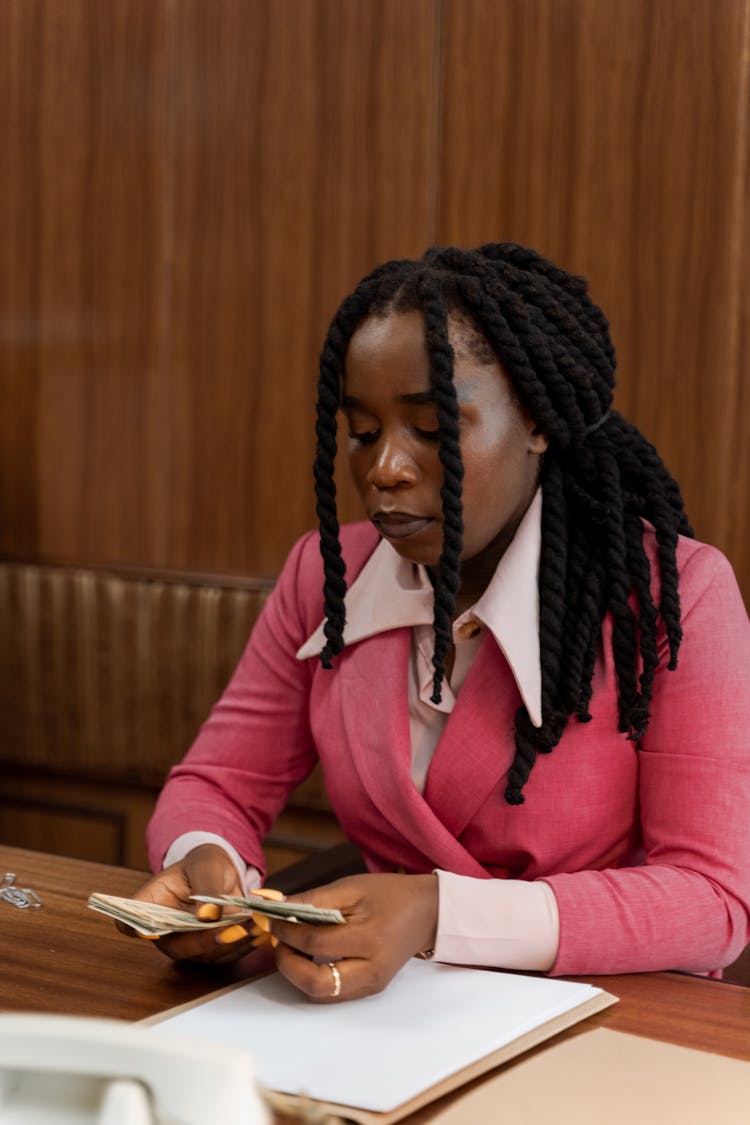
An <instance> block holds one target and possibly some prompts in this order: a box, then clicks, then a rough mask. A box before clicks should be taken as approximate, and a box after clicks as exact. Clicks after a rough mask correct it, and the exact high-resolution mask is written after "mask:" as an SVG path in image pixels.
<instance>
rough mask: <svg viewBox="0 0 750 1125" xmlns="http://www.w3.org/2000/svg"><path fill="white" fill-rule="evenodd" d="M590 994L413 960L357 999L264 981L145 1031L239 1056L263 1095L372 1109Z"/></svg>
mask: <svg viewBox="0 0 750 1125" xmlns="http://www.w3.org/2000/svg"><path fill="white" fill-rule="evenodd" d="M598 992H600V989H596V988H593V987H592V986H591V985H588V984H579V983H571V982H568V981H559V980H549V979H547V978H544V977H529V976H521V975H517V974H512V973H498V972H489V971H487V970H482V969H465V968H460V967H456V966H454V965H439V964H435V963H432V962H428V961H420V960H413V961H410V962H409V963H408V964H407V965H405V966H404V968H403V969H402V970H401V972H400V973H399V974H398V975H397V976H396V977H395V978H394V980H393V981H391V983H390V985H389V986H388V988H387V989H386V990H385V992H382V993H380V994H379V995H378V996H368V997H366V998H365V999H363V1000H351V1001H347V1002H345V1003H342V1004H331V1005H318V1004H313V1003H311V1002H310V1001H309V1000H307V999H306V998H305V997H304V996H302V995H301V993H299V992H298V991H297V990H296V989H295V988H293V987H292V985H290V984H289V983H288V982H287V981H286V980H285V979H284V978H283V977H281V976H280V975H279V974H278V973H274V974H273V975H271V976H269V977H264V978H263V979H262V980H259V981H255V982H253V983H251V984H248V985H245V986H244V987H242V988H238V989H235V990H234V991H232V992H228V993H226V994H225V995H223V996H219V997H217V998H216V999H214V1000H209V1001H207V1002H206V1003H204V1004H199V1005H198V1006H196V1007H194V1008H191V1009H189V1010H188V1011H186V1012H183V1013H181V1014H180V1015H176V1016H172V1017H171V1018H169V1019H167V1020H164V1021H163V1022H161V1023H159V1024H158V1025H156V1026H157V1027H158V1028H159V1029H160V1030H163V1031H168V1032H170V1033H171V1034H173V1035H189V1036H195V1037H197V1038H201V1039H208V1040H210V1041H212V1042H215V1043H226V1044H230V1045H232V1046H239V1047H246V1048H247V1049H248V1050H250V1051H252V1053H253V1055H254V1057H255V1063H256V1071H257V1074H258V1078H259V1080H260V1081H261V1082H262V1083H263V1084H264V1085H266V1086H267V1087H269V1088H270V1089H273V1090H280V1091H283V1092H285V1093H290V1094H304V1095H307V1096H308V1097H312V1098H317V1099H320V1100H322V1101H329V1102H337V1103H341V1104H343V1105H352V1106H359V1107H361V1108H363V1109H371V1110H376V1111H380V1112H384V1111H387V1110H391V1109H394V1108H395V1107H396V1106H398V1105H401V1104H402V1103H403V1102H405V1101H407V1100H408V1099H410V1098H412V1097H415V1096H416V1095H417V1094H419V1093H420V1092H421V1091H422V1090H425V1089H427V1088H429V1087H430V1086H432V1085H434V1084H435V1083H436V1082H439V1081H440V1080H441V1079H443V1078H445V1077H446V1076H447V1075H449V1074H453V1073H454V1072H455V1071H457V1070H460V1069H462V1068H463V1067H464V1066H466V1065H468V1064H469V1063H472V1062H475V1061H476V1060H477V1059H480V1058H483V1057H484V1056H485V1055H488V1054H490V1053H491V1052H493V1051H496V1050H498V1049H499V1048H500V1047H502V1046H504V1045H505V1044H506V1043H509V1042H511V1041H513V1040H514V1039H517V1038H518V1037H519V1036H521V1035H523V1034H525V1033H526V1032H528V1031H530V1030H532V1029H533V1028H535V1027H539V1026H540V1025H541V1024H544V1023H546V1022H547V1021H548V1020H550V1019H553V1018H554V1017H555V1016H559V1015H561V1014H563V1013H564V1012H568V1011H570V1010H572V1009H573V1008H576V1007H578V1005H579V1004H582V1003H584V1002H585V1001H586V1000H588V999H590V998H591V997H592V996H594V995H596V994H597V993H598Z"/></svg>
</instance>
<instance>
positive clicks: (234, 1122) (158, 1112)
mask: <svg viewBox="0 0 750 1125" xmlns="http://www.w3.org/2000/svg"><path fill="white" fill-rule="evenodd" d="M213 1121H217V1122H219V1121H226V1122H231V1125H269V1122H270V1116H269V1112H268V1109H267V1107H266V1105H265V1103H264V1102H263V1100H262V1098H261V1096H260V1094H259V1092H258V1089H257V1087H256V1084H255V1073H254V1067H253V1060H252V1056H251V1055H249V1054H247V1053H246V1052H244V1051H242V1050H240V1049H239V1048H229V1047H223V1046H222V1047H219V1046H217V1045H216V1044H214V1043H204V1042H201V1041H199V1040H197V1039H187V1038H185V1039H183V1038H182V1037H181V1036H176V1035H167V1034H165V1033H162V1032H159V1031H158V1029H157V1030H155V1029H154V1028H153V1027H146V1026H143V1025H138V1024H128V1023H120V1022H118V1021H116V1020H103V1019H89V1018H85V1017H80V1016H46V1015H13V1014H4V1015H0V1122H2V1123H3V1125H22V1123H23V1125H32V1123H33V1125H47V1123H49V1125H207V1123H208V1122H213Z"/></svg>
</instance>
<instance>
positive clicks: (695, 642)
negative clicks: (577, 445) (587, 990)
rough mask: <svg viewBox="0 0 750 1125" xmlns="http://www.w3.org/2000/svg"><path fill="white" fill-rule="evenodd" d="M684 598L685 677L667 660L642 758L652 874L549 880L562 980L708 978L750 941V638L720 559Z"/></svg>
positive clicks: (702, 569) (697, 566)
mask: <svg viewBox="0 0 750 1125" xmlns="http://www.w3.org/2000/svg"><path fill="white" fill-rule="evenodd" d="M680 591H681V600H682V609H683V622H682V623H683V642H682V645H681V648H680V652H679V663H678V668H677V670H676V671H674V672H670V671H668V670H667V668H666V663H667V658H668V655H667V654H666V653H664V652H662V654H661V656H662V663H661V664H660V668H659V670H658V672H657V676H656V683H655V690H654V699H653V703H652V708H651V713H652V717H651V721H650V724H649V727H648V730H647V732H646V735H645V736H644V739H643V742H642V744H641V746H640V749H639V795H640V816H641V827H642V833H643V844H644V851H645V862H644V864H643V866H641V867H633V868H622V869H619V870H605V871H582V872H578V873H571V874H567V873H566V874H557V875H554V876H550V877H547V878H546V879H545V881H546V882H547V883H549V885H550V886H551V887H552V889H553V891H554V894H555V897H556V899H557V904H558V908H559V912H560V945H559V950H558V957H557V960H556V962H555V965H554V966H553V968H552V970H551V971H552V972H553V973H554V974H571V973H572V974H575V973H618V972H628V971H631V972H632V971H647V970H658V969H682V970H687V971H692V972H706V971H711V970H715V969H717V968H719V967H721V966H724V965H727V964H729V963H731V962H732V961H733V960H734V959H735V958H736V957H737V956H738V955H739V953H740V952H741V951H742V949H743V948H744V946H745V945H746V944H747V943H748V941H750V922H749V917H750V674H749V671H748V670H749V669H750V625H749V623H748V618H747V613H746V612H745V607H744V605H743V602H742V596H741V594H740V591H739V589H738V586H737V582H736V579H735V577H734V574H733V572H732V569H731V567H730V566H729V563H728V562H727V561H726V559H725V558H724V557H723V556H722V555H721V554H720V553H719V552H718V551H716V550H715V549H714V548H711V547H706V546H703V545H701V546H698V547H697V548H696V549H695V551H693V553H692V554H690V555H689V557H688V559H687V562H686V564H685V566H684V569H683V571H682V575H681V585H680ZM624 749H626V748H624Z"/></svg>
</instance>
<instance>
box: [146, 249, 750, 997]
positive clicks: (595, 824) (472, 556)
mask: <svg viewBox="0 0 750 1125" xmlns="http://www.w3.org/2000/svg"><path fill="white" fill-rule="evenodd" d="M614 369H615V357H614V351H613V348H612V345H611V342H610V339H609V335H608V327H607V322H606V320H605V318H604V316H603V314H602V313H601V311H600V310H599V309H598V308H597V307H596V306H595V305H594V304H593V303H592V302H591V301H590V299H589V297H588V295H587V292H586V284H585V282H584V281H583V280H582V279H580V278H577V277H573V276H571V275H569V274H567V273H565V272H564V271H562V270H560V269H558V268H557V267H555V266H554V265H553V264H552V263H550V262H548V261H545V260H544V259H543V258H541V257H539V256H538V255H537V254H535V253H534V252H533V251H530V250H526V249H524V248H522V247H520V246H516V245H514V244H499V245H488V246H484V247H482V248H480V249H478V250H476V251H461V250H457V249H433V250H430V251H429V252H428V253H427V254H426V255H425V257H424V258H423V259H422V260H421V261H417V262H412V261H396V262H389V263H387V264H385V265H383V266H381V267H380V268H379V269H377V270H375V272H374V273H372V274H371V275H370V276H369V277H367V278H365V280H364V281H362V282H361V283H360V285H359V286H358V287H357V289H356V290H355V291H354V293H352V294H351V295H350V296H349V297H348V298H347V299H346V300H345V301H344V302H343V304H342V306H341V308H340V309H339V311H338V313H337V314H336V317H335V318H334V321H333V323H332V325H331V328H330V330H329V333H328V337H327V339H326V342H325V345H324V348H323V352H322V357H321V370H320V383H319V398H318V422H317V434H318V453H317V459H316V464H315V480H316V490H317V497H318V514H319V518H320V535H319V536H318V535H317V534H310V535H308V536H306V537H305V538H303V539H302V540H301V541H300V542H299V543H298V544H297V545H296V546H295V548H294V549H293V551H292V553H291V555H290V557H289V559H288V561H287V563H286V565H285V568H284V571H283V573H282V575H281V577H280V578H279V582H278V584H277V586H276V589H275V591H274V593H273V595H272V597H271V598H270V600H269V602H268V604H267V606H266V609H265V611H264V613H263V615H262V616H261V618H260V619H259V621H258V624H257V626H256V628H255V630H254V632H253V636H252V638H251V640H250V643H249V645H248V648H247V650H246V652H245V655H244V656H243V658H242V660H241V662H240V665H239V667H238V669H237V672H236V673H235V676H234V678H233V680H232V682H231V683H230V684H229V686H228V688H227V690H226V692H225V694H224V696H223V697H222V699H221V700H220V701H219V702H218V703H217V705H216V707H215V708H214V710H213V712H212V714H211V716H210V718H209V719H208V721H207V723H206V724H205V726H204V727H203V729H202V731H201V732H200V734H199V736H198V739H197V741H196V743H195V744H194V746H193V747H192V749H191V750H190V752H189V754H188V755H187V757H186V758H185V760H184V761H183V763H182V764H181V765H179V766H178V767H176V768H175V769H174V770H173V771H172V773H171V774H170V777H169V780H168V781H167V784H166V787H165V789H164V792H163V794H162V797H161V798H160V801H159V804H158V807H157V810H156V813H155V815H154V818H153V821H152V824H151V826H150V831H149V844H150V849H151V858H152V862H153V863H154V866H155V868H157V869H158V868H163V870H161V872H160V874H158V875H157V876H156V877H155V878H154V879H153V880H152V881H151V882H150V883H149V884H147V886H146V887H145V888H143V890H142V891H141V897H144V898H150V899H155V900H157V901H160V902H164V903H166V904H170V905H178V904H183V905H184V903H185V902H186V901H188V898H189V895H190V894H191V893H197V894H211V895H216V894H220V893H238V892H239V891H240V890H241V889H242V888H243V887H251V886H253V885H257V884H258V882H259V881H260V878H261V875H260V874H259V873H261V872H262V870H263V856H262V851H261V841H262V839H263V837H264V835H265V834H266V832H267V831H268V828H269V826H270V824H271V823H272V821H273V819H274V817H275V816H276V815H277V813H278V812H279V810H280V809H281V808H282V807H283V805H284V802H285V798H286V796H287V794H288V793H289V791H290V790H291V789H292V788H293V787H294V786H295V785H296V784H298V783H299V781H300V780H301V779H302V778H303V777H304V776H305V775H306V774H307V773H308V772H309V771H310V769H312V767H313V765H314V763H315V762H316V760H318V759H320V761H321V762H322V765H323V769H324V773H325V777H326V784H327V788H328V792H329V795H330V798H331V802H332V804H333V807H334V809H335V811H336V814H337V816H338V818H339V820H340V822H341V824H342V826H343V827H344V829H345V830H346V832H347V834H348V836H349V837H350V839H352V840H353V841H355V842H356V843H357V844H359V846H360V847H361V849H362V851H363V854H364V856H365V859H366V861H367V865H368V870H369V874H366V875H361V876H353V877H350V878H347V879H343V880H339V881H338V882H337V883H334V884H332V885H330V886H327V887H322V888H319V889H317V890H315V891H311V892H309V893H307V894H305V895H304V896H300V897H301V898H304V900H305V901H309V902H312V903H315V904H317V905H321V906H335V907H338V908H340V909H341V910H342V911H343V912H344V914H345V915H346V917H347V921H348V925H347V926H338V927H334V926H332V927H321V928H316V927H310V926H295V925H293V924H289V923H286V924H284V923H276V922H274V923H273V931H274V933H275V935H276V936H277V937H278V938H279V939H280V944H279V945H278V947H277V950H276V955H277V962H278V967H279V969H280V971H281V972H282V973H283V974H285V975H286V976H287V977H288V978H289V980H290V981H292V982H293V983H294V984H295V985H297V986H298V987H299V988H300V989H302V990H303V991H304V992H305V993H307V994H308V995H310V996H311V997H313V998H315V999H318V1000H344V999H351V998H353V997H357V996H362V995H367V994H368V993H372V992H375V991H378V990H379V989H382V988H383V987H384V986H385V985H386V984H387V982H388V981H389V980H390V979H391V978H392V976H393V975H394V974H395V973H396V972H397V971H398V969H399V968H400V967H401V965H403V964H404V962H405V961H406V960H407V959H408V958H410V957H411V956H413V955H415V954H418V953H421V954H422V955H426V956H434V957H435V958H437V959H439V960H443V961H453V962H458V963H462V964H477V965H492V966H499V967H504V968H511V969H527V970H543V971H548V972H551V973H555V974H575V973H610V972H628V971H646V970H656V969H684V970H688V971H695V972H712V971H716V970H718V969H719V968H720V967H721V966H722V965H725V964H728V963H729V962H730V961H732V960H733V959H734V958H735V957H736V956H737V955H738V954H739V952H740V951H741V949H742V948H743V947H744V945H745V944H746V943H747V942H748V941H749V940H750V923H749V915H748V904H749V903H750V750H749V746H748V731H749V730H750V690H749V688H748V677H747V671H746V670H747V668H748V666H750V628H749V627H748V620H747V615H746V613H745V610H744V606H743V603H742V599H741V596H740V594H739V591H738V589H737V585H736V582H735V579H734V576H733V574H732V572H731V569H730V567H729V565H728V563H727V562H726V560H725V559H724V558H723V557H722V556H721V555H720V554H719V552H717V551H716V550H715V549H713V548H711V547H708V546H705V545H702V544H699V543H697V542H695V540H694V539H693V538H692V532H691V529H690V526H689V524H688V521H687V518H686V516H685V513H684V511H683V506H682V500H681V497H680V493H679V489H678V487H677V485H676V483H675V482H674V481H673V480H672V478H671V477H670V476H669V474H668V472H667V471H666V469H665V468H664V466H663V464H662V462H661V460H660V459H659V456H658V454H657V453H656V451H655V449H654V448H653V447H652V446H651V445H650V444H649V443H648V442H647V441H646V440H645V439H644V438H643V436H642V435H641V434H640V433H639V431H638V430H637V429H636V428H635V427H634V426H632V425H630V424H629V423H628V422H626V421H625V419H623V418H622V417H621V416H620V415H619V414H618V413H617V412H616V411H615V410H613V408H612V390H613V386H614ZM340 408H341V409H342V410H343V415H344V417H345V419H346V423H347V426H348V431H349V463H350V467H351V471H352V473H353V476H354V480H355V483H356V486H357V489H358V491H359V494H360V497H361V499H362V503H363V506H364V509H365V513H366V515H367V517H368V522H366V523H363V524H354V525H350V526H348V527H344V528H341V529H340V528H339V525H338V521H337V517H336V504H335V486H334V483H333V464H334V458H335V453H336V415H337V411H338V410H339V409H340ZM321 557H322V565H321ZM321 588H322V590H323V592H322V593H321ZM222 939H223V940H222ZM233 939H237V940H233ZM254 940H255V939H254V938H253V937H252V936H251V935H248V934H247V932H246V931H245V930H244V929H242V928H240V927H232V928H231V929H229V930H227V931H225V932H224V933H223V934H220V937H219V938H218V939H217V937H216V933H215V932H211V931H207V932H204V933H199V934H182V935H173V936H172V937H169V938H164V939H162V941H161V942H160V945H161V946H162V948H163V949H164V950H165V951H166V952H167V953H169V954H170V955H171V956H174V957H180V958H182V957H188V958H198V959H203V960H212V961H221V960H223V959H227V958H234V957H238V956H242V955H243V954H245V953H246V952H247V951H248V949H249V948H250V946H251V945H252V942H253V941H254Z"/></svg>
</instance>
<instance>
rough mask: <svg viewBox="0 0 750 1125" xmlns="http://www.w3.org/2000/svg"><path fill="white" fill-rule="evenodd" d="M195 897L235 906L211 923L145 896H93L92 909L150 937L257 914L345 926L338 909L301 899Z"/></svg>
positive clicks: (227, 923)
mask: <svg viewBox="0 0 750 1125" xmlns="http://www.w3.org/2000/svg"><path fill="white" fill-rule="evenodd" d="M193 898H194V899H195V901H196V902H212V903H216V904H217V905H218V906H224V907H226V906H228V907H234V908H235V909H233V910H231V911H230V912H229V913H225V914H224V915H223V916H222V917H221V918H219V919H218V921H216V922H208V921H206V920H205V919H203V918H197V917H196V916H195V914H190V913H189V911H187V910H177V909H175V908H174V907H171V906H161V905H159V903H156V902H144V901H143V900H141V899H133V898H118V897H117V896H116V895H104V894H92V895H89V900H88V905H89V906H90V907H91V909H92V910H97V911H99V913H100V914H106V915H107V916H108V917H109V918H114V919H115V921H117V922H123V923H125V925H126V926H130V927H131V928H132V929H134V930H135V931H136V932H137V933H139V934H143V935H144V936H146V937H161V936H162V935H163V934H171V933H181V932H184V931H188V930H214V929H218V928H220V927H222V926H230V925H234V924H235V923H236V922H242V921H244V920H248V919H250V918H252V916H253V914H263V915H265V916H266V917H269V918H283V919H284V920H285V921H287V922H307V923H313V924H317V925H330V924H334V925H341V924H342V923H343V922H344V921H345V919H344V916H343V915H342V914H341V912H340V911H338V910H322V909H320V908H318V907H315V906H309V905H307V904H305V903H299V902H298V903H288V902H274V901H271V900H269V899H265V898H260V897H259V896H255V895H251V896H248V897H247V898H243V897H240V896H233V895H222V896H220V897H219V898H211V897H209V896H207V895H194V896H193Z"/></svg>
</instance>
